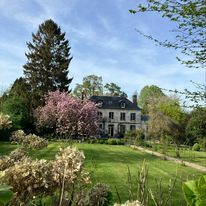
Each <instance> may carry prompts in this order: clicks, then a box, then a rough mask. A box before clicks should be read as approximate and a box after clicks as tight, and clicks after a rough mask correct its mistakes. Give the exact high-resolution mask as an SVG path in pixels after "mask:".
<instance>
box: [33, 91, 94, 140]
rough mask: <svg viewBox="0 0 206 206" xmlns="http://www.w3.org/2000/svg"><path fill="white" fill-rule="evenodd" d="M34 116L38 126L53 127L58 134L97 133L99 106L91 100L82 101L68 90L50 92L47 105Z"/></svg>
mask: <svg viewBox="0 0 206 206" xmlns="http://www.w3.org/2000/svg"><path fill="white" fill-rule="evenodd" d="M34 116H35V118H36V120H37V122H36V125H37V127H38V128H47V129H52V130H53V131H55V132H56V133H57V134H61V135H66V136H72V137H76V136H78V135H84V136H90V135H95V134H96V133H97V129H98V127H97V123H96V122H97V107H96V105H95V103H93V102H91V101H86V102H82V101H81V100H79V99H76V98H74V97H72V96H70V95H69V94H68V93H66V92H60V91H58V90H57V91H55V92H49V94H48V95H47V96H46V99H45V106H43V107H38V108H37V109H36V110H35V113H34Z"/></svg>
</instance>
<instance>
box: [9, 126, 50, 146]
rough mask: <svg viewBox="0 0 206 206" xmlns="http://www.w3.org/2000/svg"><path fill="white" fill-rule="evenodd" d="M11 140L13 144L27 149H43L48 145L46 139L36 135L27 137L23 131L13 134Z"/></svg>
mask: <svg viewBox="0 0 206 206" xmlns="http://www.w3.org/2000/svg"><path fill="white" fill-rule="evenodd" d="M10 140H11V141H12V142H13V143H17V144H20V145H22V146H23V147H25V148H31V149H42V148H44V147H47V145H48V142H47V141H46V140H45V139H43V138H41V137H39V136H37V135H35V134H29V135H26V134H25V133H24V131H23V130H17V131H15V132H13V133H12V136H11V138H10Z"/></svg>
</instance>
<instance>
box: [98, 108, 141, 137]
mask: <svg viewBox="0 0 206 206" xmlns="http://www.w3.org/2000/svg"><path fill="white" fill-rule="evenodd" d="M98 116H99V128H100V130H101V131H102V133H104V134H108V135H109V136H110V137H113V136H115V135H116V134H124V133H125V132H126V131H128V130H136V129H138V128H141V111H140V110H127V109H99V112H98Z"/></svg>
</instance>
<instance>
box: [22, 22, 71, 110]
mask: <svg viewBox="0 0 206 206" xmlns="http://www.w3.org/2000/svg"><path fill="white" fill-rule="evenodd" d="M27 46H28V49H29V52H27V53H26V57H27V59H28V61H27V63H26V64H25V65H24V66H23V68H24V75H25V79H26V82H27V83H28V84H29V85H30V93H31V101H32V105H33V107H37V106H38V105H39V104H41V102H42V100H43V97H44V95H46V94H47V93H48V92H49V91H55V90H57V89H58V90H60V91H67V92H68V91H69V84H70V83H71V81H72V78H70V79H69V78H68V73H69V70H68V67H69V64H70V62H71V60H72V57H70V49H71V47H69V42H68V40H65V33H62V32H61V29H60V27H59V26H58V25H57V24H56V23H55V22H54V21H53V20H51V19H49V20H46V21H45V22H44V23H42V24H41V25H40V26H39V29H38V31H37V33H36V34H34V33H32V42H29V43H27Z"/></svg>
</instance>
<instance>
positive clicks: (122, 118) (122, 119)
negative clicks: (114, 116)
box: [120, 112, 125, 121]
mask: <svg viewBox="0 0 206 206" xmlns="http://www.w3.org/2000/svg"><path fill="white" fill-rule="evenodd" d="M120 120H121V121H125V113H124V112H121V113H120Z"/></svg>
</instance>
